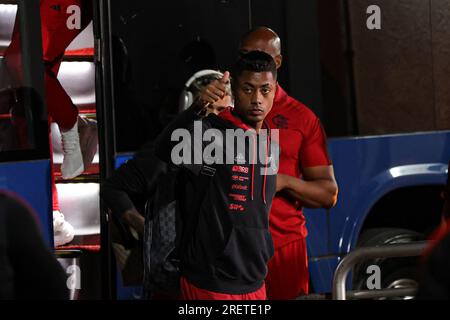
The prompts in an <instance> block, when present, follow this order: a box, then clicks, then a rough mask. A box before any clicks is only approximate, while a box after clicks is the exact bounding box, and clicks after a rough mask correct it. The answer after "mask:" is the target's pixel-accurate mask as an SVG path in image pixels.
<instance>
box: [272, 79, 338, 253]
mask: <svg viewBox="0 0 450 320" xmlns="http://www.w3.org/2000/svg"><path fill="white" fill-rule="evenodd" d="M266 122H267V124H268V125H269V126H270V128H271V129H279V139H280V142H279V143H280V151H281V153H280V165H279V173H283V174H287V175H290V176H293V177H297V178H300V177H301V176H302V168H304V167H315V166H328V165H331V160H330V157H329V155H328V149H327V145H326V135H325V132H324V130H323V128H322V125H321V123H320V120H319V118H317V116H316V115H315V114H314V113H313V112H312V111H311V110H310V109H309V108H308V107H306V106H305V105H304V104H302V103H300V102H299V101H297V100H295V99H294V98H292V97H290V96H288V95H287V94H286V92H285V91H284V90H283V89H282V88H281V87H280V86H279V85H277V92H276V95H275V99H274V102H273V107H272V110H271V111H270V113H269V114H268V115H267V117H266ZM302 210H303V207H297V206H296V205H295V203H293V202H292V200H288V199H287V198H285V197H283V196H281V195H280V194H277V195H275V198H274V199H273V202H272V208H271V211H270V216H269V217H270V231H271V233H272V238H273V242H274V246H275V248H279V247H282V246H284V245H286V244H288V243H289V242H292V241H295V240H298V239H301V238H304V237H306V236H307V234H308V232H307V230H306V225H305V217H304V216H303V212H302Z"/></svg>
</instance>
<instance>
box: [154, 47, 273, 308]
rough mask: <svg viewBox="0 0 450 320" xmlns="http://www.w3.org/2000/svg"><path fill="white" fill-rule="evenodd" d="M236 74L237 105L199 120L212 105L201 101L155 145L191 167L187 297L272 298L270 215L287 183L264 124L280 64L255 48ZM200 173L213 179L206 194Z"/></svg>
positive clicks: (185, 198)
mask: <svg viewBox="0 0 450 320" xmlns="http://www.w3.org/2000/svg"><path fill="white" fill-rule="evenodd" d="M233 75H234V77H235V78H234V79H233V81H232V90H233V95H234V99H235V107H234V109H232V108H228V109H226V110H225V111H223V112H222V113H220V115H219V116H217V115H209V116H208V117H206V118H203V119H202V120H201V121H200V118H199V116H198V114H200V113H201V112H202V110H203V109H204V108H206V107H207V104H205V103H203V102H202V101H196V102H195V103H194V104H193V105H192V107H191V108H189V109H188V110H186V111H185V112H183V113H182V114H181V115H180V116H178V117H177V118H176V119H175V121H174V122H172V123H171V124H170V125H169V126H168V127H167V128H166V130H164V131H163V133H162V134H161V135H160V136H159V138H158V140H157V142H156V154H157V155H158V156H159V157H160V158H161V159H162V160H164V161H166V162H167V163H169V164H175V165H177V166H179V167H181V168H183V169H184V170H185V171H186V177H187V178H186V183H185V185H184V195H182V196H181V199H180V208H181V209H182V210H183V215H184V216H185V219H186V221H189V222H190V223H193V222H195V224H196V227H195V228H194V230H195V231H194V232H193V234H192V235H190V237H189V239H186V243H185V247H184V251H183V253H182V269H181V272H182V278H181V291H182V297H183V298H184V299H202V300H207V299H215V300H217V299H233V300H239V299H240V300H248V299H266V293H265V286H264V278H265V276H266V273H267V267H266V265H267V262H268V261H269V259H270V258H271V257H272V255H273V243H272V239H271V236H270V233H269V230H268V224H269V219H268V214H269V210H270V206H271V202H272V198H273V196H274V194H275V192H276V188H277V187H281V186H277V185H276V183H277V181H276V174H275V173H276V165H275V170H274V169H273V164H274V161H275V162H276V158H277V152H276V151H277V150H276V144H275V142H273V141H271V137H272V136H273V134H272V133H271V132H270V131H269V132H267V130H268V127H267V126H265V125H264V118H265V117H266V115H267V114H268V113H269V111H270V110H271V108H272V103H273V99H274V96H275V90H276V78H277V71H276V65H275V62H274V60H273V59H272V57H271V56H270V55H268V54H266V53H264V52H260V51H252V52H249V53H247V54H244V55H242V56H241V57H240V59H239V60H238V62H237V63H236V65H235V70H233ZM228 77H229V73H225V75H224V78H223V79H222V80H221V81H223V82H227V81H228ZM196 120H198V121H196ZM203 133H204V134H203ZM192 135H193V136H192ZM230 137H231V139H230ZM180 138H183V139H182V141H181V142H180V141H179V140H180ZM205 140H206V141H205ZM274 140H275V141H276V137H275V139H274ZM208 141H212V142H211V143H208ZM236 142H237V145H238V150H237V152H235V151H236V150H235V149H236V148H235V146H236ZM239 145H240V146H241V148H240V149H239ZM242 146H243V148H242ZM257 155H258V156H259V161H258V159H257ZM202 175H208V176H212V178H210V179H209V186H208V188H206V192H205V191H204V190H205V188H204V186H202V185H201V184H202V183H204V181H205V179H202V178H201V176H202Z"/></svg>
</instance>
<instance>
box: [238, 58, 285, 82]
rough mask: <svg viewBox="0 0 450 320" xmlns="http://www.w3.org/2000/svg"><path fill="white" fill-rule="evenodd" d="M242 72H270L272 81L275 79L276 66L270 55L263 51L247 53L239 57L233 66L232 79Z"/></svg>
mask: <svg viewBox="0 0 450 320" xmlns="http://www.w3.org/2000/svg"><path fill="white" fill-rule="evenodd" d="M244 71H252V72H271V73H272V75H273V77H274V79H276V78H277V65H276V63H275V61H274V60H273V58H272V56H271V55H270V54H267V53H265V52H263V51H249V52H246V53H243V54H241V55H239V58H238V60H237V61H236V63H235V64H234V68H233V72H232V76H233V78H234V79H237V78H239V76H240V75H241V74H242V72H244Z"/></svg>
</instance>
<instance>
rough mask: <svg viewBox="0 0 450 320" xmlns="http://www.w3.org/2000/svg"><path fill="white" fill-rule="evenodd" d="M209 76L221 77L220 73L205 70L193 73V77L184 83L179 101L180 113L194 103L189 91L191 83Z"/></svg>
mask: <svg viewBox="0 0 450 320" xmlns="http://www.w3.org/2000/svg"><path fill="white" fill-rule="evenodd" d="M209 75H217V76H219V77H220V78H222V77H223V73H222V72H219V71H216V70H211V69H205V70H200V71H197V72H196V73H194V75H193V76H192V77H190V78H189V80H188V81H186V84H185V85H184V89H183V92H182V93H181V95H180V101H179V111H180V112H182V111H184V110H186V109H187V108H189V107H190V106H191V105H192V103H193V102H194V95H193V93H192V91H191V90H192V88H191V85H192V83H194V81H196V80H198V79H200V78H202V77H205V76H209Z"/></svg>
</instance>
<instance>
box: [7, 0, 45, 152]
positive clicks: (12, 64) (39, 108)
mask: <svg viewBox="0 0 450 320" xmlns="http://www.w3.org/2000/svg"><path fill="white" fill-rule="evenodd" d="M0 16H1V19H0V21H1V22H0V152H1V155H0V159H2V160H3V161H10V160H18V159H22V160H23V159H36V158H46V157H48V142H47V141H46V137H47V131H46V129H45V128H46V120H44V119H46V116H45V113H46V112H45V104H44V103H43V90H42V87H40V84H39V81H38V80H39V79H36V78H34V76H33V75H32V74H33V70H37V69H39V66H33V65H32V64H30V57H31V55H32V53H33V52H35V48H33V47H29V46H30V42H29V41H26V40H27V39H26V37H22V38H21V35H22V30H23V26H25V25H26V24H25V23H21V19H20V15H19V13H18V5H17V4H15V3H14V1H8V3H7V4H0ZM23 38H25V39H23ZM24 45H25V46H27V48H24V47H23V46H24ZM36 85H37V87H36Z"/></svg>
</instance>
